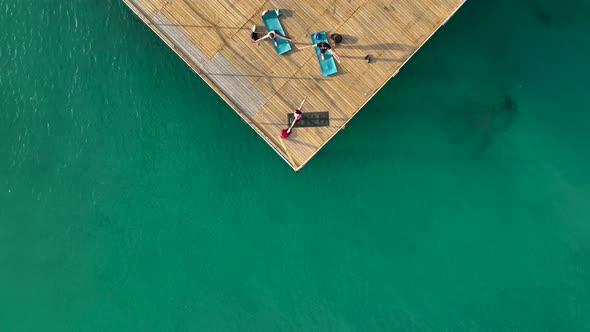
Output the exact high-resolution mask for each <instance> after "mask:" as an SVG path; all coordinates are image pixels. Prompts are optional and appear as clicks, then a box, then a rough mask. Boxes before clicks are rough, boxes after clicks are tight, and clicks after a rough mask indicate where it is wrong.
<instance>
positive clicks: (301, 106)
mask: <svg viewBox="0 0 590 332" xmlns="http://www.w3.org/2000/svg"><path fill="white" fill-rule="evenodd" d="M306 99H307V96H305V97H303V101H302V102H301V105H299V108H298V110H300V111H301V109H302V108H303V104H305V100H306Z"/></svg>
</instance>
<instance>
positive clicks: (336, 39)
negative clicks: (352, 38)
mask: <svg viewBox="0 0 590 332" xmlns="http://www.w3.org/2000/svg"><path fill="white" fill-rule="evenodd" d="M330 39H331V40H332V41H333V42H334V44H340V43H342V36H341V35H339V34H337V33H333V34H331V35H330Z"/></svg>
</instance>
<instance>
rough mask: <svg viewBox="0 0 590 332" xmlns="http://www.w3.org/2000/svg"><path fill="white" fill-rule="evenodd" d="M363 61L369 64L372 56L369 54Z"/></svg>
mask: <svg viewBox="0 0 590 332" xmlns="http://www.w3.org/2000/svg"><path fill="white" fill-rule="evenodd" d="M365 60H367V63H371V61H372V60H373V56H372V55H371V54H368V55H367V56H366V57H365Z"/></svg>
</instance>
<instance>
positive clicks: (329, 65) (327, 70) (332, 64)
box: [311, 31, 338, 76]
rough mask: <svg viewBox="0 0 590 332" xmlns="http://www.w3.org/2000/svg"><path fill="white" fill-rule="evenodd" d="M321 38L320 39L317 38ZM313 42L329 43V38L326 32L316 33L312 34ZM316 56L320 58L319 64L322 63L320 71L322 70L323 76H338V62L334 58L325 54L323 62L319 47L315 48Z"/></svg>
mask: <svg viewBox="0 0 590 332" xmlns="http://www.w3.org/2000/svg"><path fill="white" fill-rule="evenodd" d="M317 37H319V38H317ZM311 42H312V43H314V44H317V43H320V42H325V43H328V38H327V36H326V33H325V32H324V31H320V32H316V33H312V34H311ZM314 49H315V54H316V56H317V57H318V62H319V63H320V69H321V70H322V76H328V75H332V74H336V73H337V72H338V68H336V61H334V56H333V55H332V54H330V53H329V52H326V53H324V59H325V60H323V61H322V54H321V53H320V49H319V48H318V47H314Z"/></svg>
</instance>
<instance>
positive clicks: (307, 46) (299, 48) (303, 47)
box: [297, 44, 317, 50]
mask: <svg viewBox="0 0 590 332" xmlns="http://www.w3.org/2000/svg"><path fill="white" fill-rule="evenodd" d="M314 46H317V44H311V45H306V46H302V47H297V49H298V50H303V49H306V48H310V47H314Z"/></svg>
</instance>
